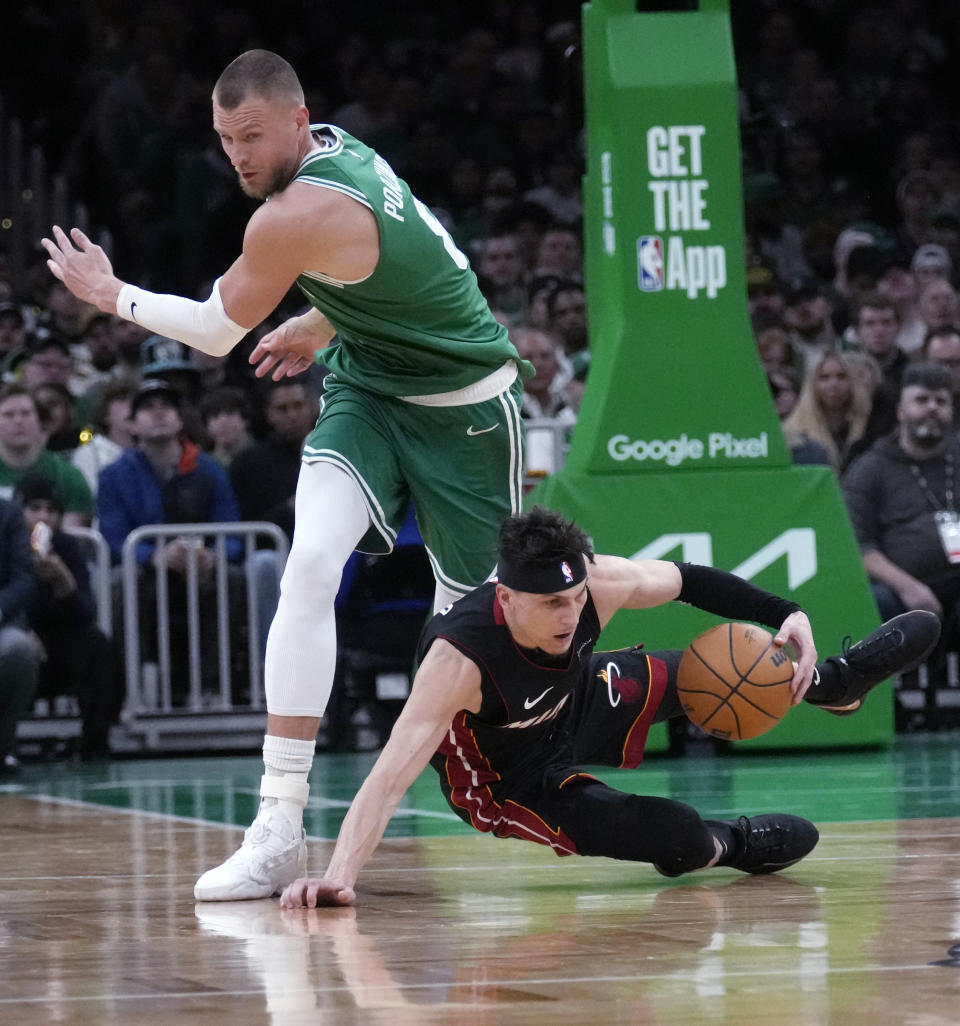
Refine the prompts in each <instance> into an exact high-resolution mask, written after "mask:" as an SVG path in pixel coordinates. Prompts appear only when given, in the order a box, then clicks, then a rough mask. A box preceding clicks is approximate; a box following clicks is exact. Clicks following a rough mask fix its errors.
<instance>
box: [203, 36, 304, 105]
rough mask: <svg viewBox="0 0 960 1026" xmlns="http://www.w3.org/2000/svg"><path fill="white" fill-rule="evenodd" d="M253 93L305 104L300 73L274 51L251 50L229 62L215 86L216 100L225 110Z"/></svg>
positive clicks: (273, 100) (263, 97) (262, 96)
mask: <svg viewBox="0 0 960 1026" xmlns="http://www.w3.org/2000/svg"><path fill="white" fill-rule="evenodd" d="M251 96H256V97H258V98H259V99H262V100H269V101H271V102H275V101H281V102H282V101H288V102H289V103H291V104H293V105H294V106H303V88H302V87H301V85H300V80H299V79H298V78H297V73H296V72H295V71H294V70H293V68H292V67H291V66H290V65H289V64H288V63H287V62H286V61H285V60H284V59H283V58H282V57H281V56H279V54H275V53H272V52H271V51H270V50H247V52H246V53H242V54H240V56H239V57H238V58H237V59H236V60H234V61H232V62H231V63H230V64H229V65H227V68H226V70H225V71H224V72H223V74H222V75H221V76H220V77H219V78H218V79H217V84H216V85H215V86H214V87H213V101H214V103H216V104H217V106H219V107H222V108H223V109H224V110H233V109H234V108H236V107H239V106H240V104H241V103H243V101H244V100H245V99H247V98H248V97H251Z"/></svg>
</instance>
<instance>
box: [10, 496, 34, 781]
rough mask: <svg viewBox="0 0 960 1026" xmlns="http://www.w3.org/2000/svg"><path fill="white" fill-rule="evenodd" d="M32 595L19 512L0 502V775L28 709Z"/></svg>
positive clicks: (13, 768) (25, 536) (14, 764)
mask: <svg viewBox="0 0 960 1026" xmlns="http://www.w3.org/2000/svg"><path fill="white" fill-rule="evenodd" d="M36 590H37V579H36V576H35V574H34V572H33V562H32V560H31V558H30V536H29V534H28V533H27V528H26V525H25V524H24V522H23V514H22V513H21V512H20V507H19V506H18V505H17V504H16V503H15V502H12V501H10V500H9V499H5V498H4V499H0V774H3V773H15V772H16V771H17V769H18V768H19V765H20V764H19V762H18V761H17V753H16V745H17V724H18V723H19V722H20V720H22V719H23V717H24V716H26V714H27V713H28V712H29V711H30V709H31V708H32V706H33V696H34V694H35V693H36V690H37V679H38V677H39V674H40V657H41V651H40V646H39V645H38V644H37V641H36V639H35V638H34V636H33V635H32V634H31V633H30V631H29V629H28V625H27V610H28V609H29V608H30V603H31V602H32V601H33V598H34V595H35V594H36Z"/></svg>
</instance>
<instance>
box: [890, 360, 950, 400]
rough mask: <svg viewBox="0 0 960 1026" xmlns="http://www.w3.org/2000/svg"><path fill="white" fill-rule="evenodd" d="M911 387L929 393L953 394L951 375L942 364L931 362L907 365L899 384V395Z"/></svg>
mask: <svg viewBox="0 0 960 1026" xmlns="http://www.w3.org/2000/svg"><path fill="white" fill-rule="evenodd" d="M911 385H913V386H919V387H920V388H927V389H929V390H930V391H931V392H939V391H944V392H951V393H952V392H953V375H952V374H951V373H950V371H949V369H948V368H947V367H944V365H943V364H942V363H934V362H933V361H929V360H927V361H917V362H916V363H911V364H908V365H907V367H906V368H905V369H904V372H903V380H902V381H901V382H900V394H901V395H903V392H904V389H906V388H909V387H910V386H911Z"/></svg>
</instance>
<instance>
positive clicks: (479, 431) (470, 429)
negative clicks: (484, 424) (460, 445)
mask: <svg viewBox="0 0 960 1026" xmlns="http://www.w3.org/2000/svg"><path fill="white" fill-rule="evenodd" d="M497 427H499V425H498V424H492V425H491V426H490V427H488V428H474V426H473V425H472V424H471V425H470V427H468V428H467V434H468V435H470V437H471V438H472V437H473V436H474V435H485V434H486V433H487V432H488V431H493V430H494V429H495V428H497Z"/></svg>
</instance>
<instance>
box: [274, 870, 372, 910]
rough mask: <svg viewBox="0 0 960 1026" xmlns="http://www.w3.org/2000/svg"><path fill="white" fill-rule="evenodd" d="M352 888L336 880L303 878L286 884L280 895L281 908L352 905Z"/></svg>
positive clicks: (354, 895)
mask: <svg viewBox="0 0 960 1026" xmlns="http://www.w3.org/2000/svg"><path fill="white" fill-rule="evenodd" d="M356 897H357V896H356V894H355V893H354V890H353V888H352V887H345V886H344V885H343V884H342V883H339V882H338V881H336V880H331V879H329V878H327V877H325V876H323V877H309V876H303V877H301V878H300V879H299V880H294V881H293V883H292V884H288V885H287V886H286V887H285V888H284V891H283V894H281V895H280V904H281V906H282V907H283V908H320V907H322V906H325V905H352V904H353V903H354V901H355V900H356Z"/></svg>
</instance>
